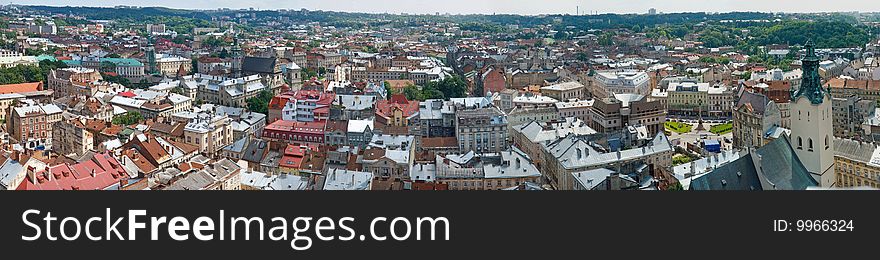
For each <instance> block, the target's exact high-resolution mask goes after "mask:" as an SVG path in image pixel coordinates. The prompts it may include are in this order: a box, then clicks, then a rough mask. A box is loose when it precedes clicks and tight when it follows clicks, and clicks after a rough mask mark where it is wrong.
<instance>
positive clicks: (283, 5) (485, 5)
mask: <svg viewBox="0 0 880 260" xmlns="http://www.w3.org/2000/svg"><path fill="white" fill-rule="evenodd" d="M8 3H14V4H25V5H54V6H66V5H69V6H115V5H134V6H163V7H170V8H182V9H216V8H220V7H225V8H234V9H235V8H251V7H252V8H255V9H300V8H306V9H309V10H325V11H345V12H367V13H409V14H434V13H437V12H439V13H441V14H445V13H450V14H474V13H482V14H493V13H497V14H524V15H537V14H575V13H576V12H577V11H576V10H578V9H577V7H578V6H580V13H581V14H587V13H590V12H596V13H646V12H647V11H648V9H650V8H655V9H657V12H658V13H680V12H732V11H760V12H800V13H804V12H850V11H860V12H880V1H878V0H834V1H829V0H665V1H663V0H661V1H657V0H629V1H626V0H598V1H597V0H430V1H424V0H89V1H85V0H9V2H5V3H3V4H8Z"/></svg>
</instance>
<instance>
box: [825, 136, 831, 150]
mask: <svg viewBox="0 0 880 260" xmlns="http://www.w3.org/2000/svg"><path fill="white" fill-rule="evenodd" d="M828 147H830V146H829V145H828V135H825V150H828Z"/></svg>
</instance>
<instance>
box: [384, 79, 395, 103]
mask: <svg viewBox="0 0 880 260" xmlns="http://www.w3.org/2000/svg"><path fill="white" fill-rule="evenodd" d="M382 86H384V87H385V99H387V100H391V95H394V93H392V92H394V91H393V89H391V83H388V81H385V82H384V83H383V84H382Z"/></svg>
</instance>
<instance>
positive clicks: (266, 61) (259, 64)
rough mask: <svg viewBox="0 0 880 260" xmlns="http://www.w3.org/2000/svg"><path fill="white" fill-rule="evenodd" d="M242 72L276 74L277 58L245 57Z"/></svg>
mask: <svg viewBox="0 0 880 260" xmlns="http://www.w3.org/2000/svg"><path fill="white" fill-rule="evenodd" d="M241 70H242V71H245V72H253V73H275V58H263V57H244V59H242V62H241Z"/></svg>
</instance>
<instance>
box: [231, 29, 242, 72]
mask: <svg viewBox="0 0 880 260" xmlns="http://www.w3.org/2000/svg"><path fill="white" fill-rule="evenodd" d="M233 37H234V38H233V43H232V75H233V77H235V78H238V77H241V76H242V72H241V63H242V62H243V59H244V54H243V51H242V50H241V46H240V45H239V43H238V35H234V36H233Z"/></svg>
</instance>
